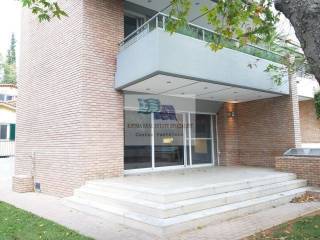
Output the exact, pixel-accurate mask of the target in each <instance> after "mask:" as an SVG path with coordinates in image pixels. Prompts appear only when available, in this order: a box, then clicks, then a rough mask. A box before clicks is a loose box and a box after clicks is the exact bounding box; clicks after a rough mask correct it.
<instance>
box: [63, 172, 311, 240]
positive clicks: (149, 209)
mask: <svg viewBox="0 0 320 240" xmlns="http://www.w3.org/2000/svg"><path fill="white" fill-rule="evenodd" d="M306 186H307V182H306V181H305V180H297V178H296V175H294V174H290V173H275V174H271V175H269V176H264V177H256V178H251V179H245V180H241V181H231V182H220V183H212V184H206V185H202V186H196V187H195V186H194V187H184V188H178V189H177V188H176V189H170V186H168V188H167V189H166V190H163V189H162V190H157V189H154V188H148V187H142V186H137V185H134V184H132V185H131V184H125V183H121V182H110V181H103V180H97V181H89V182H87V184H86V185H84V186H83V187H81V188H79V189H77V190H75V193H74V196H72V197H69V198H66V199H64V202H65V204H66V205H67V206H69V207H72V208H74V209H77V210H79V211H83V212H86V213H88V214H91V215H96V216H100V217H103V218H107V219H109V220H111V221H115V222H118V223H121V224H124V225H128V226H130V227H133V228H136V229H140V230H143V231H147V232H149V233H153V234H156V235H160V236H165V235H170V234H173V233H177V232H181V231H184V230H187V229H193V228H197V227H202V226H204V225H207V224H209V223H216V222H221V221H225V220H228V219H232V218H236V217H240V216H243V215H246V214H250V213H255V212H257V211H260V210H263V209H267V208H271V207H276V206H279V205H282V204H285V203H288V202H290V201H291V200H292V199H293V198H295V197H297V196H300V195H302V194H304V193H305V192H306V191H307V190H308V188H307V187H306Z"/></svg>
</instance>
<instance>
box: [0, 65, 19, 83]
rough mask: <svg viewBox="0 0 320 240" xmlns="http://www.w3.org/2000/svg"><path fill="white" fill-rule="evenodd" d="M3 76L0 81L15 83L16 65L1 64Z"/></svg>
mask: <svg viewBox="0 0 320 240" xmlns="http://www.w3.org/2000/svg"><path fill="white" fill-rule="evenodd" d="M3 70H4V77H3V80H2V82H1V83H10V84H16V83H17V74H16V65H15V64H7V63H5V64H4V65H3Z"/></svg>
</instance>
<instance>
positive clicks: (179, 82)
mask: <svg viewBox="0 0 320 240" xmlns="http://www.w3.org/2000/svg"><path fill="white" fill-rule="evenodd" d="M124 90H125V91H132V92H141V93H151V94H162V95H170V96H177V97H185V98H197V99H205V100H211V101H222V102H247V101H252V100H258V99H264V98H272V97H277V96H280V95H277V94H272V93H266V92H261V91H255V90H250V89H244V88H238V87H230V86H226V85H223V84H221V85H220V84H214V83H207V82H199V81H193V80H189V79H184V78H177V77H172V76H165V75H157V76H154V77H152V78H149V79H147V80H144V81H142V82H139V83H136V84H134V85H131V86H129V87H127V88H125V89H124Z"/></svg>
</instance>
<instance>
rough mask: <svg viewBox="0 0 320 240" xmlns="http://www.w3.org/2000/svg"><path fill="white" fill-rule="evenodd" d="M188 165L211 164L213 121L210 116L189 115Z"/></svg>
mask: <svg viewBox="0 0 320 240" xmlns="http://www.w3.org/2000/svg"><path fill="white" fill-rule="evenodd" d="M189 123H190V128H189V132H188V137H187V142H188V143H189V144H188V146H187V148H188V151H187V152H188V165H198V164H210V163H212V162H213V151H212V149H213V131H212V129H213V121H212V116H211V115H206V114H193V113H191V114H189Z"/></svg>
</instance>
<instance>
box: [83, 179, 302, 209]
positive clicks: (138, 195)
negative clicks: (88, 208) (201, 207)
mask: <svg viewBox="0 0 320 240" xmlns="http://www.w3.org/2000/svg"><path fill="white" fill-rule="evenodd" d="M294 179H296V175H295V174H292V173H280V174H279V173H278V174H274V175H269V176H267V177H258V178H250V179H244V180H240V181H230V182H221V183H213V184H207V185H203V186H197V187H184V188H178V189H170V188H168V189H165V190H164V189H153V188H146V187H141V186H136V185H129V184H127V183H126V184H124V183H113V182H107V181H100V180H98V181H88V182H87V183H86V185H85V186H84V187H89V188H90V189H93V188H95V189H97V190H99V191H101V192H107V193H114V194H122V195H124V196H128V197H131V198H135V199H144V200H149V201H153V202H159V203H170V202H177V201H182V200H187V199H192V198H198V197H204V196H210V195H214V194H219V193H226V192H232V191H237V190H242V189H248V188H253V187H257V186H264V185H269V184H273V183H279V182H285V181H290V180H294Z"/></svg>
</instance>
